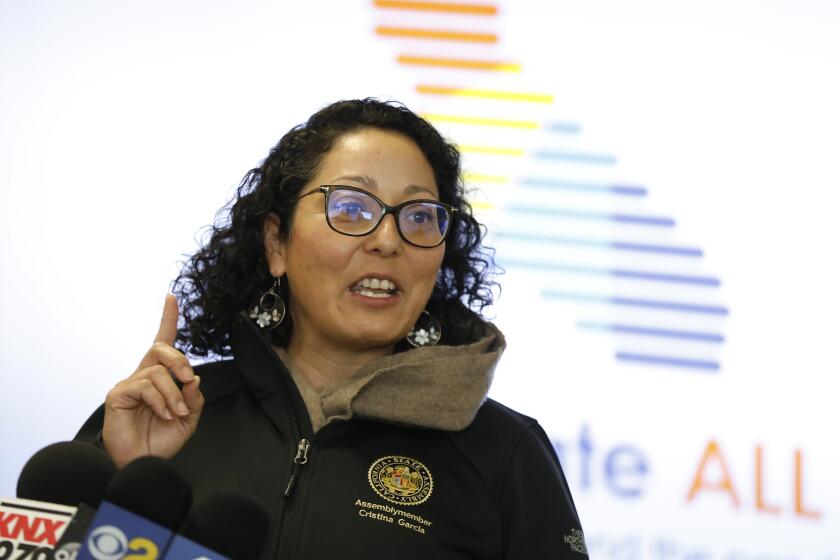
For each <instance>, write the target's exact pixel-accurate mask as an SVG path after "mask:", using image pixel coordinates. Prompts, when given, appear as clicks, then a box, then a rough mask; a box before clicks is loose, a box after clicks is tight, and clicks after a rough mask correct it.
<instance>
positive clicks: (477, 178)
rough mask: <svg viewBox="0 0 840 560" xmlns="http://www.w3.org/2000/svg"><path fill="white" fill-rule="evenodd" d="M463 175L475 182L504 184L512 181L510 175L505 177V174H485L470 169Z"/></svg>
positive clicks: (467, 179)
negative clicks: (471, 171) (472, 171)
mask: <svg viewBox="0 0 840 560" xmlns="http://www.w3.org/2000/svg"><path fill="white" fill-rule="evenodd" d="M463 175H464V181H469V182H474V183H496V184H498V185H504V184H505V183H509V182H510V177H505V176H504V175H485V174H484V173H470V172H469V171H465V172H464V174H463Z"/></svg>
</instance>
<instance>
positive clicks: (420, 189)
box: [403, 185, 438, 198]
mask: <svg viewBox="0 0 840 560" xmlns="http://www.w3.org/2000/svg"><path fill="white" fill-rule="evenodd" d="M403 192H404V193H405V194H414V193H418V192H426V193H429V194H430V195H432V197H433V198H437V197H438V193H436V192H435V191H433V190H432V189H429V188H427V187H421V186H420V185H408V186H407V187H406V188H405V190H404V191H403Z"/></svg>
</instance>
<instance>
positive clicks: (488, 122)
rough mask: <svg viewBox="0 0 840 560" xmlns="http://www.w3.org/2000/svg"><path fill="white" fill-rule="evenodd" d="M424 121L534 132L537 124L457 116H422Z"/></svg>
mask: <svg viewBox="0 0 840 560" xmlns="http://www.w3.org/2000/svg"><path fill="white" fill-rule="evenodd" d="M422 117H423V118H424V119H426V120H427V121H432V122H447V123H457V124H470V125H477V126H502V127H506V128H525V129H528V130H536V129H537V128H539V124H538V123H536V122H534V121H509V120H504V119H486V118H482V117H461V116H458V115H435V114H424V115H422Z"/></svg>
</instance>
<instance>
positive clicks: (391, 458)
mask: <svg viewBox="0 0 840 560" xmlns="http://www.w3.org/2000/svg"><path fill="white" fill-rule="evenodd" d="M368 482H370V486H371V488H373V491H374V492H376V493H377V494H379V496H380V497H381V498H384V499H386V500H388V501H389V502H391V503H394V504H400V505H403V506H416V505H419V504H422V503H423V502H425V501H426V500H428V499H429V496H431V495H432V489H433V488H434V481H433V480H432V473H430V472H429V469H427V468H426V465H424V464H423V463H421V462H420V461H418V460H416V459H412V458H411V457H403V456H400V455H388V456H387V457H382V458H380V459H377V460H376V461H374V462H373V464H372V465H371V466H370V468H369V469H368Z"/></svg>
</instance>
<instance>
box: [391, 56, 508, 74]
mask: <svg viewBox="0 0 840 560" xmlns="http://www.w3.org/2000/svg"><path fill="white" fill-rule="evenodd" d="M397 62H399V63H400V64H410V65H414V66H437V67H443V68H459V69H462V70H488V71H491V72H519V71H520V70H522V67H521V66H520V65H519V64H515V63H511V62H499V61H496V60H466V59H461V58H432V57H427V56H412V55H409V54H401V55H399V56H398V57H397Z"/></svg>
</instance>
